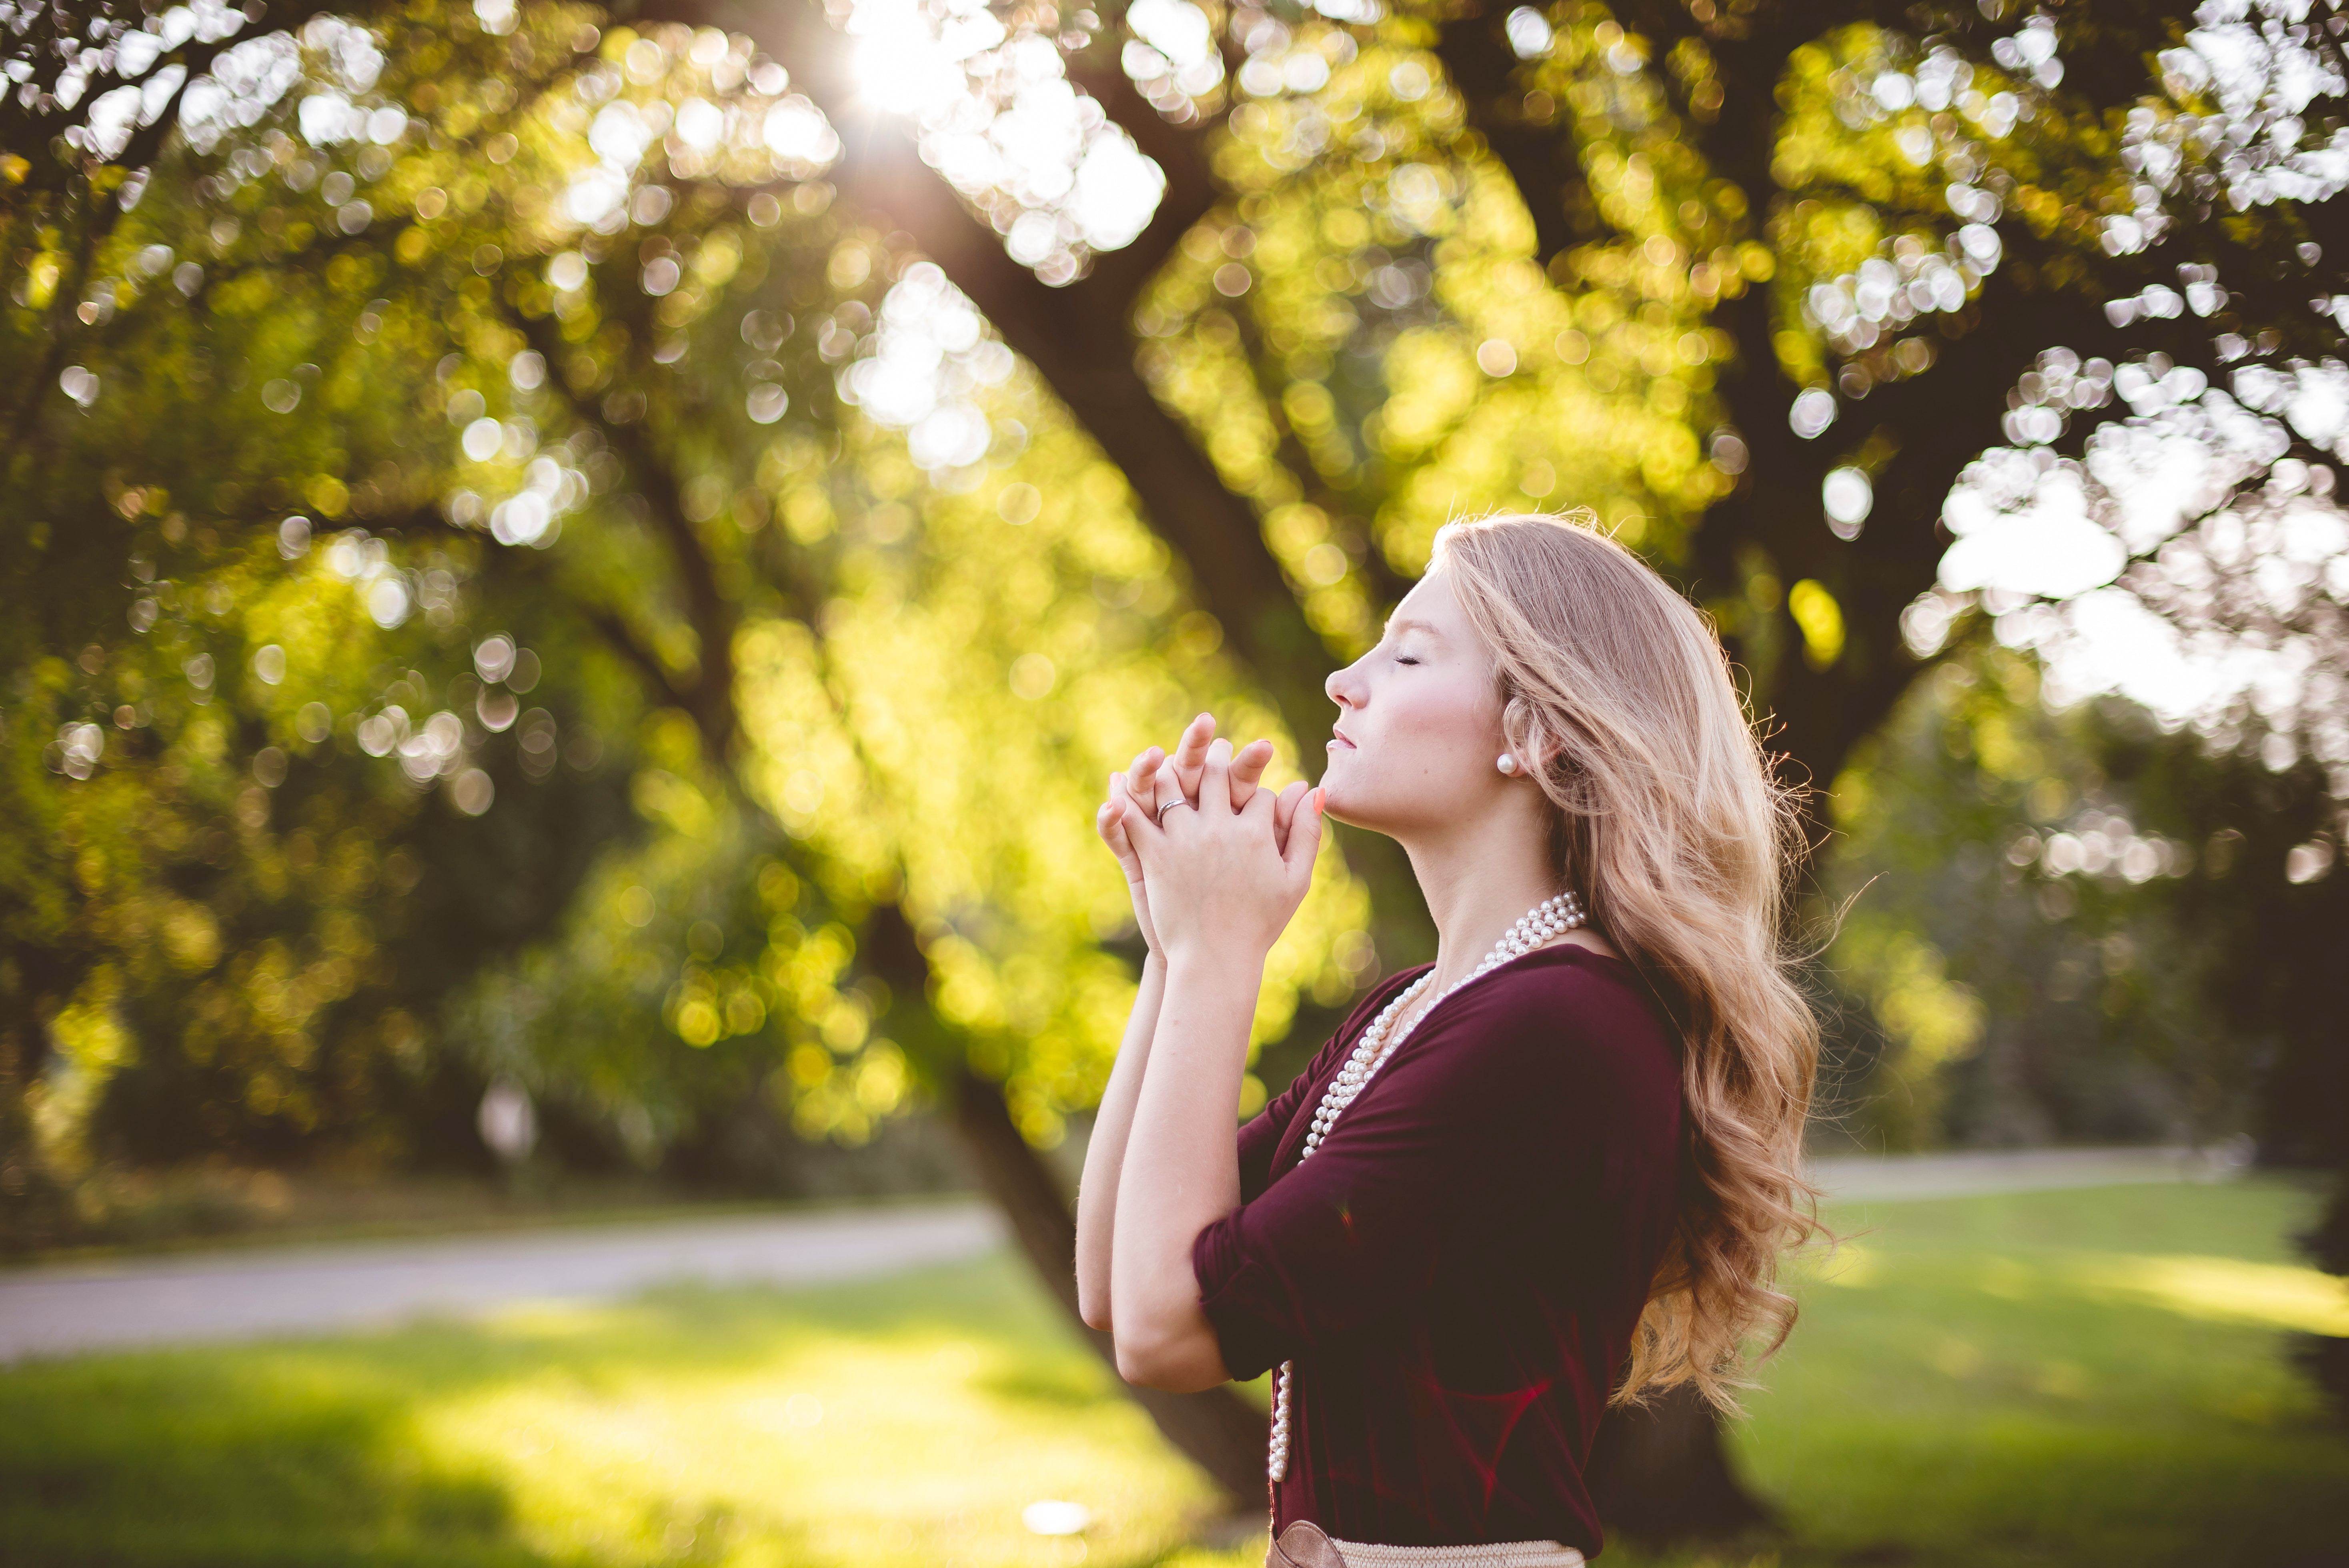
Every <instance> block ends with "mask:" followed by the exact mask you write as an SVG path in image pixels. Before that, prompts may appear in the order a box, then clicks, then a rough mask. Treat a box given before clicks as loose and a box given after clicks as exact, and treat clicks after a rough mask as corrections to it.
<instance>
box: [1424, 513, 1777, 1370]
mask: <svg viewBox="0 0 2349 1568" xmlns="http://www.w3.org/2000/svg"><path fill="white" fill-rule="evenodd" d="M1596 522H1597V519H1596V518H1595V517H1593V516H1592V515H1591V514H1590V513H1588V512H1587V511H1585V512H1575V513H1570V514H1568V515H1566V516H1562V517H1561V516H1546V515H1542V514H1538V513H1522V512H1520V513H1506V514H1502V515H1498V516H1493V517H1486V518H1482V519H1477V520H1473V521H1461V522H1454V523H1453V524H1451V525H1450V526H1449V527H1447V528H1445V529H1444V531H1442V532H1441V533H1439V534H1438V535H1437V536H1436V542H1435V563H1436V564H1437V565H1440V566H1441V567H1443V568H1444V570H1445V571H1447V572H1448V573H1450V575H1451V581H1452V585H1453V589H1454V592H1455V593H1457V594H1458V596H1459V600H1460V603H1461V606H1462V607H1463V608H1464V610H1465V611H1466V612H1467V614H1468V618H1469V620H1470V621H1471V622H1472V623H1474V624H1475V627H1476V630H1477V632H1478V633H1479V634H1481V635H1482V636H1483V638H1484V640H1485V645H1487V647H1488V648H1489V649H1490V651H1491V653H1492V655H1493V663H1494V666H1495V673H1496V675H1497V677H1498V680H1499V686H1500V698H1501V727H1502V731H1503V733H1504V734H1505V735H1506V737H1507V739H1508V746H1509V749H1510V751H1511V752H1512V753H1513V754H1514V755H1516V756H1517V757H1520V758H1526V759H1528V768H1529V770H1530V771H1531V773H1532V775H1533V777H1534V778H1536V779H1537V780H1538V781H1539V782H1540V784H1541V788H1542V790H1543V792H1544V793H1545V794H1547V796H1548V797H1549V799H1550V800H1551V801H1552V802H1553V803H1554V804H1555V805H1556V806H1557V814H1556V816H1555V818H1554V819H1553V827H1552V847H1553V851H1554V853H1555V856H1556V859H1557V869H1558V871H1559V872H1560V874H1561V875H1562V876H1563V877H1564V879H1565V881H1566V885H1568V887H1572V888H1575V889H1577V890H1578V891H1579V892H1581V894H1582V896H1583V899H1584V901H1585V903H1587V905H1588V908H1589V911H1590V917H1591V920H1592V922H1593V923H1594V924H1596V925H1597V926H1599V928H1600V929H1602V930H1603V931H1605V932H1606V934H1607V935H1608V936H1609V939H1610V940H1611V941H1612V942H1613V943H1614V944H1615V945H1616V947H1617V948H1618V949H1619V950H1620V951H1621V953H1622V954H1623V955H1624V957H1625V958H1626V959H1628V960H1629V961H1630V963H1631V965H1633V966H1634V967H1635V968H1636V969H1637V970H1638V971H1639V973H1640V975H1641V976H1642V977H1643V978H1644V979H1645V980H1646V981H1647V983H1648V985H1649V986H1650V987H1651V989H1652V990H1653V991H1654V993H1655V995H1657V997H1658V999H1659V1000H1660V1001H1661V1003H1662V1005H1663V1007H1664V1010H1665V1012H1666V1013H1667V1014H1669V1015H1670V1016H1671V1019H1672V1021H1673V1023H1674V1024H1675V1025H1676V1026H1677V1027H1678V1029H1679V1032H1680V1036H1681V1040H1682V1047H1681V1084H1682V1098H1683V1100H1684V1102H1685V1108H1686V1109H1685V1112H1684V1116H1683V1127H1682V1145H1681V1154H1680V1172H1679V1182H1678V1194H1677V1196H1678V1202H1677V1204H1676V1213H1677V1218H1676V1221H1675V1224H1674V1229H1673V1233H1672V1236H1671V1242H1670V1243H1669V1245H1668V1246H1667V1249H1666V1252H1665V1254H1664V1259H1663V1262H1662V1264H1661V1266H1660V1268H1659V1269H1658V1271H1657V1274H1656V1277H1655V1280H1654V1282H1653V1284H1651V1288H1650V1291H1649V1299H1648V1305H1647V1308H1646V1310H1645V1311H1644V1312H1643V1313H1642V1314H1641V1315H1640V1324H1639V1328H1638V1330H1637V1332H1636V1334H1635V1335H1634V1336H1633V1340H1632V1348H1631V1360H1630V1369H1629V1371H1628V1373H1627V1374H1626V1376H1625V1378H1624V1381H1623V1384H1622V1386H1621V1387H1620V1388H1619V1389H1618V1390H1617V1392H1616V1394H1615V1398H1616V1400H1618V1401H1630V1400H1637V1399H1639V1398H1641V1397H1643V1396H1644V1395H1645V1394H1646V1393H1648V1392H1650V1391H1651V1390H1657V1389H1661V1388H1665V1387H1671V1386H1673V1385H1677V1384H1682V1383H1692V1384H1694V1385H1695V1386H1696V1387H1697V1389H1698V1390H1699V1391H1700V1392H1701V1393H1702V1395H1703V1396H1704V1397H1705V1398H1707V1399H1708V1400H1710V1401H1712V1403H1713V1404H1714V1405H1715V1406H1717V1407H1719V1408H1723V1409H1727V1410H1734V1409H1735V1408H1737V1405H1736V1398H1735V1390H1736V1389H1737V1388H1738V1387H1745V1386H1748V1385H1747V1382H1746V1379H1745V1377H1744V1372H1745V1368H1746V1366H1747V1360H1748V1346H1749V1345H1752V1344H1754V1343H1756V1342H1758V1343H1759V1345H1760V1350H1759V1353H1758V1355H1757V1356H1756V1357H1754V1358H1755V1359H1759V1357H1762V1356H1767V1355H1769V1354H1770V1353H1771V1352H1772V1351H1774V1350H1775V1349H1776V1348H1777V1347H1778V1346H1779V1345H1780V1344H1782V1343H1784V1341H1785V1337H1786V1335H1787V1333H1788V1331H1789V1330H1791V1329H1792V1328H1793V1326H1794V1322H1795V1304H1794V1302H1793V1300H1792V1299H1790V1298H1789V1297H1787V1296H1786V1295H1784V1294H1783V1293H1781V1292H1780V1291H1778V1290H1777V1289H1776V1288H1775V1284H1776V1279H1777V1270H1778V1259H1779V1256H1780V1254H1781V1253H1783V1252H1784V1251H1785V1249H1786V1248H1788V1247H1790V1246H1794V1245H1796V1244H1799V1243H1802V1242H1804V1241H1806V1240H1808V1239H1809V1238H1810V1236H1811V1235H1812V1234H1813V1233H1816V1231H1817V1229H1818V1222H1817V1220H1816V1192H1815V1191H1813V1190H1812V1189H1811V1188H1810V1187H1809V1186H1808V1185H1807V1184H1806V1182H1805V1181H1804V1180H1803V1178H1802V1175H1801V1172H1800V1159H1801V1148H1802V1137H1803V1123H1804V1119H1805V1117H1806V1115H1807V1114H1808V1111H1809V1108H1810V1100H1811V1091H1812V1086H1813V1080H1814V1078H1815V1076H1816V1068H1817V1063H1818V1046H1819V1031H1818V1023H1817V1020H1816V1017H1815V1016H1813V1014H1812V1012H1811V1008H1810V1006H1809V1004H1808V1003H1807V1002H1806V1000H1805V998H1804V995H1803V993H1802V991H1801V989H1800V988H1799V987H1798V986H1797V985H1796V984H1795V975H1794V972H1795V965H1796V962H1797V960H1796V958H1795V955H1794V954H1793V953H1792V952H1791V951H1790V950H1789V948H1788V945H1787V943H1786V938H1785V923H1786V914H1787V907H1788V902H1789V896H1790V884H1791V872H1792V869H1793V867H1794V866H1795V863H1796V861H1797V860H1798V858H1799V856H1800V854H1801V851H1802V836H1801V827H1800V823H1799V820H1798V816H1797V812H1798V798H1797V796H1796V793H1795V791H1794V790H1792V789H1788V788H1787V787H1786V786H1785V785H1784V784H1782V783H1781V782H1779V781H1778V780H1777V779H1775V777H1774V776H1773V774H1772V771H1771V769H1770V766H1769V764H1768V761H1767V759H1766V758H1764V754H1763V748H1762V745H1761V741H1760V738H1759V737H1758V736H1757V735H1756V733H1755V730H1754V726H1753V724H1752V723H1751V722H1750V721H1749V720H1748V718H1747V717H1746V714H1745V711H1744V706H1743V705H1742V704H1741V702H1740V701H1739V699H1738V695H1737V690H1736V687H1735V686H1734V685H1733V683H1732V680H1731V677H1730V669H1729V663H1728V659H1727V657H1726V655H1724V654H1723V650H1722V646H1721V642H1720V639H1719V638H1718V637H1716V636H1715V635H1714V634H1713V627H1712V625H1711V624H1710V623H1709V622H1708V621H1707V620H1706V619H1705V617H1704V616H1703V615H1702V614H1700V613H1699V612H1698V611H1697V609H1696V608H1695V607H1694V606H1693V605H1692V604H1691V603H1689V602H1688V601H1687V600H1686V599H1684V598H1682V596H1681V595H1680V594H1679V593H1675V592H1674V591H1673V589H1672V588H1671V585H1670V584H1669V583H1666V582H1665V581H1664V580H1663V579H1662V578H1661V577H1660V576H1658V575H1657V573H1655V571H1654V570H1653V569H1652V568H1651V567H1650V566H1649V565H1648V564H1647V563H1646V562H1643V561H1641V560H1640V558H1639V557H1638V556H1636V555H1634V554H1632V553H1631V552H1630V551H1629V550H1626V549H1625V548H1623V547H1622V546H1621V545H1619V544H1618V543H1616V542H1614V541H1612V540H1610V539H1609V538H1607V537H1605V536H1604V535H1603V534H1601V533H1599V531H1597V529H1596V527H1595V524H1596Z"/></svg>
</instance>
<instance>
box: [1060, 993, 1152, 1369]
mask: <svg viewBox="0 0 2349 1568" xmlns="http://www.w3.org/2000/svg"><path fill="white" fill-rule="evenodd" d="M1165 996H1166V961H1165V960H1164V958H1162V957H1160V956H1159V955H1158V954H1155V953H1153V954H1150V955H1149V956H1148V957H1147V958H1145V959H1143V964H1142V984H1141V985H1140V986H1139V987H1138V988H1137V989H1136V990H1135V992H1134V994H1133V1012H1132V1013H1130V1014H1128V1015H1127V1016H1126V1020H1125V1037H1124V1038H1123V1040H1121V1041H1119V1042H1118V1047H1117V1062H1116V1064H1115V1065H1114V1066H1112V1068H1110V1074H1109V1084H1108V1086H1107V1087H1106V1088H1103V1089H1102V1101H1101V1109H1100V1111H1099V1112H1098V1113H1097V1114H1096V1115H1095V1116H1094V1118H1093V1132H1092V1139H1091V1140H1089V1141H1088V1142H1087V1143H1086V1145H1085V1171H1084V1177H1083V1180H1082V1181H1081V1182H1080V1183H1079V1185H1078V1188H1077V1312H1078V1315H1080V1316H1081V1317H1082V1318H1083V1319H1084V1320H1085V1322H1086V1323H1087V1324H1088V1325H1089V1326H1092V1327H1094V1328H1099V1329H1107V1328H1108V1327H1109V1326H1110V1299H1111V1298H1110V1250H1111V1235H1112V1228H1113V1225H1114V1222H1115V1221H1116V1218H1117V1188H1118V1168H1119V1166H1120V1165H1121V1164H1122V1163H1123V1161H1124V1159H1125V1146H1126V1139H1127V1135H1128V1134H1129V1133H1130V1132H1131V1131H1132V1130H1133V1110H1134V1105H1135V1102H1137V1101H1138V1100H1139V1099H1141V1098H1142V1083H1143V1072H1144V1069H1145V1068H1148V1066H1149V1065H1150V1045H1151V1037H1152V1034H1153V1032H1154V1030H1155V1029H1156V1028H1157V1026H1158V1014H1159V1008H1160V1006H1161V1005H1162V1004H1163V1003H1164V999H1165Z"/></svg>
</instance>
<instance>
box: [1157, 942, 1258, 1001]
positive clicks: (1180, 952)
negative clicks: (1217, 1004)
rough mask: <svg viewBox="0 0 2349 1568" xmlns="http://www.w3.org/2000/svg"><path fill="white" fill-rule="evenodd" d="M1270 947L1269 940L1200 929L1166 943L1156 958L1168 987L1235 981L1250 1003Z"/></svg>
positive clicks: (1219, 983) (1230, 982)
mask: <svg viewBox="0 0 2349 1568" xmlns="http://www.w3.org/2000/svg"><path fill="white" fill-rule="evenodd" d="M1271 951H1272V949H1271V947H1270V945H1269V944H1256V943H1251V942H1249V941H1247V939H1246V938H1245V937H1240V938H1235V937H1233V936H1232V935H1230V934H1223V933H1216V934H1207V933H1202V934H1199V935H1197V936H1193V937H1186V938H1185V939H1184V940H1182V941H1180V942H1177V943H1174V944H1169V945H1168V946H1167V947H1166V948H1165V949H1164V951H1163V952H1162V953H1161V954H1159V962H1160V963H1162V964H1164V965H1165V966H1166V983H1167V985H1168V986H1169V987H1170V988H1172V987H1174V986H1176V985H1181V986H1183V987H1185V989H1188V988H1189V987H1191V986H1194V985H1230V984H1233V983H1237V984H1238V985H1242V986H1244V987H1246V988H1247V992H1248V995H1249V996H1250V998H1251V1004H1250V1005H1251V1007H1253V998H1254V996H1255V995H1256V992H1257V989H1258V988H1259V987H1261V986H1262V985H1263V984H1264V961H1265V958H1266V957H1267V955H1268V954H1270V953H1271Z"/></svg>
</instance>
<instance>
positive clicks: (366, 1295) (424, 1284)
mask: <svg viewBox="0 0 2349 1568" xmlns="http://www.w3.org/2000/svg"><path fill="white" fill-rule="evenodd" d="M1811 1169H1812V1176H1813V1179H1814V1180H1815V1181H1817V1182H1818V1183H1819V1184H1820V1185H1821V1186H1822V1187H1824V1188H1825V1189H1826V1192H1827V1195H1828V1197H1829V1198H1830V1199H1833V1200H1837V1201H1840V1202H1870V1201H1875V1202H1889V1201H1896V1200H1899V1199H1905V1198H1954V1197H1969V1196H1972V1195H1975V1194H1979V1193H1988V1192H2023V1191H2033V1190H2037V1189H2042V1188H2056V1187H2101V1186H2112V1185H2118V1184H2122V1183H2131V1182H2154V1181H2213V1180H2221V1179H2224V1178H2225V1177H2226V1176H2228V1175H2231V1174H2233V1171H2231V1169H2230V1168H2229V1167H2227V1166H2225V1165H2224V1164H2223V1163H2219V1162H2214V1161H2211V1160H2210V1159H2209V1158H2208V1157H2206V1156H2203V1155H2197V1154H2189V1152H2188V1151H2187V1150H2165V1149H2063V1150H2023V1151H2020V1152H1983V1153H1963V1154H1921V1155H1895V1156H1890V1157H1882V1158H1877V1157H1866V1156H1852V1157H1844V1158H1837V1159H1830V1160H1820V1161H1815V1162H1814V1163H1813V1165H1812V1168H1811ZM1003 1239H1004V1232H1003V1226H1002V1223H1001V1222H1000V1221H999V1219H998V1218H997V1216H996V1214H995V1212H993V1211H992V1210H991V1209H989V1208H988V1206H987V1205H985V1204H984V1203H981V1202H976V1201H970V1200H964V1201H957V1202H939V1203H926V1204H921V1205H909V1206H905V1207H890V1208H876V1209H853V1210H843V1211H835V1212H827V1213H816V1214H782V1215H745V1216H740V1217H734V1218H728V1219H719V1220H690V1221H682V1222H680V1221H668V1222H660V1223H657V1224H641V1225H581V1226H577V1227H573V1228H565V1229H554V1230H543V1231H531V1232H521V1233H497V1234H487V1235H469V1236H450V1237H445V1238H441V1239H439V1240H432V1241H412V1242H408V1241H402V1242H349V1243H336V1244H333V1245H319V1246H287V1247H268V1246H256V1247H246V1248H238V1249H228V1250H222V1251H217V1252H204V1253H167V1254H163V1255H160V1256H151V1257H127V1258H111V1259H106V1260H103V1261H98V1262H92V1263H78V1264H47V1265H42V1266H37V1267H34V1268H27V1269H15V1270H5V1271H0V1364H5V1363H7V1362H11V1361H17V1360H22V1359H24V1358H26V1357H38V1356H64V1355H71V1354H73V1353H74V1352H77V1351H83V1350H98V1349H106V1348H109V1347H118V1346H139V1345H160V1344H174V1343H189V1342H193V1341H202V1340H222V1339H254V1338H262V1337H265V1336H271V1335H283V1334H317V1333H331V1332H334V1331H336V1330H341V1329H348V1328H360V1327H367V1326H377V1325H382V1324H390V1323H398V1322H401V1321H404V1320H406V1319H409V1318H414V1317H419V1316H424V1315H443V1316H449V1315H465V1314H469V1313H478V1312H483V1311H488V1310H490V1309H492V1308H495V1307H500V1306H506V1305H512V1304H514V1303H517V1302H523V1301H544V1300H564V1299H571V1300H578V1299H600V1298H608V1297H614V1296H624V1295H629V1294H630V1293H632V1292H635V1291H638V1290H642V1289H644V1288H645V1287H647V1286H648V1285H652V1284H659V1283H661V1282H663V1281H667V1280H678V1279H701V1280H709V1281H711V1282H713V1283H727V1284H740V1283H750V1282H755V1283H758V1284H785V1285H796V1284H821V1283H824V1282H827V1281H833V1280H848V1279H861V1278H870V1277H872V1276H874V1275H876V1274H892V1273H896V1272H899V1271H901V1270H905V1269H909V1268H916V1267H918V1266H920V1265H923V1264H938V1263H953V1262H957V1261H960V1260H962V1259H965V1258H972V1257H977V1256H979V1255H981V1254H983V1253H988V1252H991V1251H993V1250H994V1249H995V1248H996V1247H998V1246H999V1245H1001V1244H1002V1242H1003Z"/></svg>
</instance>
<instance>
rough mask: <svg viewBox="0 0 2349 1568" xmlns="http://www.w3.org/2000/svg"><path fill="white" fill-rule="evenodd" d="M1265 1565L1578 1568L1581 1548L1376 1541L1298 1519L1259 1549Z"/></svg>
mask: <svg viewBox="0 0 2349 1568" xmlns="http://www.w3.org/2000/svg"><path fill="white" fill-rule="evenodd" d="M1264 1562H1265V1568H1583V1558H1582V1553H1579V1552H1578V1551H1576V1550H1575V1549H1574V1548H1573V1547H1571V1546H1560V1545H1559V1544H1558V1543H1557V1542H1555V1541H1497V1542H1487V1543H1486V1544H1485V1545H1481V1546H1379V1545H1374V1544H1372V1543H1370V1542H1361V1541H1333V1540H1331V1539H1330V1537H1329V1536H1327V1535H1325V1534H1323V1533H1322V1532H1321V1528H1320V1526H1319V1525H1316V1524H1312V1523H1309V1522H1307V1521H1305V1520H1302V1519H1300V1520H1299V1521H1297V1522H1295V1523H1293V1524H1291V1525H1290V1526H1289V1527H1288V1529H1286V1530H1284V1531H1282V1532H1280V1539H1279V1540H1278V1541H1276V1542H1273V1543H1272V1549H1271V1550H1270V1551H1269V1552H1268V1553H1265V1558H1264Z"/></svg>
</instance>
